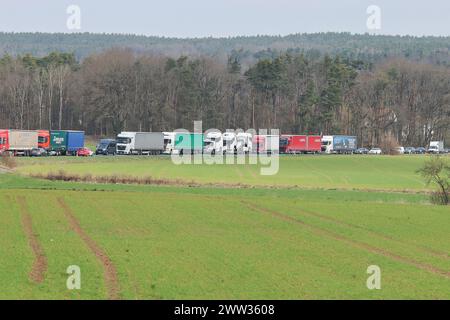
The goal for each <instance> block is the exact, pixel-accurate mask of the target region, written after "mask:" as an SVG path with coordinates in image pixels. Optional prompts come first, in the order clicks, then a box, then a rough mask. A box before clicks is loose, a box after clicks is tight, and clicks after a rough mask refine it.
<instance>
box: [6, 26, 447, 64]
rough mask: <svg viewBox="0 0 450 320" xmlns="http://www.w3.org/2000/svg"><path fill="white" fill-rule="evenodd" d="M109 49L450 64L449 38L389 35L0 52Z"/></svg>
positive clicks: (124, 39) (47, 36)
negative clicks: (396, 59) (309, 54)
mask: <svg viewBox="0 0 450 320" xmlns="http://www.w3.org/2000/svg"><path fill="white" fill-rule="evenodd" d="M112 48H130V49H131V50H132V51H133V52H135V53H146V54H157V55H165V56H169V57H172V58H177V57H180V56H189V57H195V58H198V57H204V56H207V57H210V58H213V59H215V60H218V61H221V62H226V60H227V57H228V56H229V55H230V54H235V55H236V54H237V55H239V59H240V61H241V63H242V65H243V66H244V67H247V66H248V65H251V64H253V63H255V62H256V61H258V60H260V59H262V58H274V57H275V56H277V55H280V54H282V53H284V52H291V53H300V52H312V53H321V54H330V55H333V56H334V55H340V56H341V57H344V58H348V59H353V60H364V61H368V62H378V61H380V60H383V59H385V58H388V57H403V58H407V59H414V60H423V61H426V62H431V63H433V64H445V65H450V55H449V50H450V37H432V36H429V37H413V36H388V35H369V34H351V33H345V32H343V33H334V32H328V33H314V34H292V35H287V36H263V35H260V36H246V37H229V38H192V39H179V38H165V37H149V36H139V35H126V34H91V33H68V34H63V33H4V32H0V53H2V54H9V55H12V56H17V55H24V54H31V55H33V56H37V57H43V56H46V55H49V54H50V53H51V52H65V53H73V54H74V55H75V58H76V59H77V60H79V61H81V60H83V59H84V58H86V57H88V56H90V55H91V54H93V53H101V52H104V51H106V50H108V49H112Z"/></svg>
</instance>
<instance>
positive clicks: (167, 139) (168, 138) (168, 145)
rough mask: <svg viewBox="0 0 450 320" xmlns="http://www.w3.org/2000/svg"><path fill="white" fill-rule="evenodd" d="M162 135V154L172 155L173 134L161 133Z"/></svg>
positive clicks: (173, 145)
mask: <svg viewBox="0 0 450 320" xmlns="http://www.w3.org/2000/svg"><path fill="white" fill-rule="evenodd" d="M163 134H164V152H163V153H164V154H172V152H173V150H174V149H175V135H176V134H175V132H163Z"/></svg>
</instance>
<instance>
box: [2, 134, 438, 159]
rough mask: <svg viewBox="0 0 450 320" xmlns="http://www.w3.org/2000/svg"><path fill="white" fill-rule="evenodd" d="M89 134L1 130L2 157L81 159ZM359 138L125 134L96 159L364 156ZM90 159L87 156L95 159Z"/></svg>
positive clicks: (107, 142)
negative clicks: (200, 155) (202, 155)
mask: <svg viewBox="0 0 450 320" xmlns="http://www.w3.org/2000/svg"><path fill="white" fill-rule="evenodd" d="M84 143H85V133H84V132H83V131H75V130H0V153H1V152H4V151H7V152H9V153H10V154H12V155H16V156H18V155H23V156H29V155H34V154H35V153H34V152H33V151H34V150H35V149H40V150H45V152H46V153H47V154H49V155H81V153H80V151H82V150H84V149H86V148H84ZM358 150H359V149H358V140H357V137H355V136H348V135H334V136H320V135H294V134H282V135H267V134H266V135H263V134H255V135H253V134H251V133H249V132H235V131H227V132H224V133H222V132H220V131H211V132H205V133H190V132H130V131H124V132H121V133H120V134H119V135H117V137H116V138H115V139H102V140H101V141H100V143H99V145H98V146H97V150H96V154H104V155H108V154H113V155H116V154H118V155H158V154H185V153H189V154H195V153H206V154H212V155H215V154H224V155H225V154H250V153H268V154H270V153H281V154H301V153H314V154H317V153H326V154H333V153H336V154H352V153H359V152H358ZM428 150H429V153H443V152H444V150H445V149H444V143H443V142H442V141H439V142H432V143H431V144H430V148H429V149H428ZM89 154H90V153H87V155H89Z"/></svg>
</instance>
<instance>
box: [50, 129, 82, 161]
mask: <svg viewBox="0 0 450 320" xmlns="http://www.w3.org/2000/svg"><path fill="white" fill-rule="evenodd" d="M83 147H84V132H83V131H72V130H52V131H50V150H51V151H54V152H56V153H57V154H60V155H66V154H69V155H75V154H76V153H77V151H78V150H79V149H81V148H83Z"/></svg>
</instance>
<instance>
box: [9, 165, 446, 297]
mask: <svg viewBox="0 0 450 320" xmlns="http://www.w3.org/2000/svg"><path fill="white" fill-rule="evenodd" d="M423 161H424V157H312V156H311V157H297V158H296V157H285V158H283V159H282V160H281V163H280V171H279V174H278V175H276V176H267V177H263V176H260V175H259V172H258V168H257V167H253V166H214V167H212V166H174V165H172V164H171V162H170V160H168V159H164V158H159V159H153V158H146V157H144V158H127V157H118V158H113V157H104V158H92V159H77V158H48V159H20V160H19V167H18V168H17V170H16V173H14V174H2V175H0V190H1V195H0V199H1V201H0V216H1V221H2V222H3V223H2V224H0V234H2V236H1V237H0V265H1V266H2V268H1V269H0V288H2V290H0V299H11V298H12V299H32V298H37V299H107V298H111V297H115V298H120V299H177V298H179V299H341V298H349V299H450V241H449V230H450V209H449V207H442V206H435V205H431V204H430V203H429V201H428V196H427V195H426V194H425V193H422V191H424V190H429V188H430V187H427V186H425V185H424V184H423V182H422V181H421V179H420V177H418V176H417V174H416V173H415V170H416V169H417V168H418V167H420V165H421V163H422V162H423ZM60 169H63V170H65V171H66V172H70V173H76V174H92V175H112V174H116V175H136V176H143V175H149V176H152V177H155V178H163V177H164V178H169V179H181V180H183V181H187V182H189V181H196V182H198V183H200V184H205V186H203V187H201V186H200V187H188V186H182V185H179V186H170V185H168V186H151V185H146V186H138V185H112V184H111V185H106V184H92V183H72V182H52V181H47V180H38V179H34V178H30V177H27V175H28V174H30V173H32V174H33V173H34V174H35V173H45V172H50V171H54V172H56V171H58V170H60ZM208 183H213V184H215V185H214V186H210V185H206V184H208ZM238 183H241V184H246V185H252V186H255V187H254V188H232V187H230V186H231V185H233V184H238ZM221 184H228V187H221ZM224 186H225V185H224ZM268 186H276V187H277V188H267V187H268ZM369 190H370V191H369ZM377 190H378V191H377ZM405 190H407V191H411V192H399V191H405ZM27 218H28V219H29V220H26V219H27ZM27 221H31V227H32V235H31V236H30V234H29V232H27V226H28V225H27ZM33 235H34V237H33ZM33 242H34V247H33V245H32V243H33ZM36 242H37V243H38V245H39V248H40V250H41V253H42V255H41V256H39V254H38V255H37V254H36ZM38 251H39V250H38ZM37 257H40V258H41V262H42V261H43V262H42V263H41V264H39V263H37V262H36V261H37ZM38 262H39V261H38ZM70 265H78V266H80V268H81V279H82V282H81V285H82V288H81V290H76V291H70V290H67V288H66V280H67V277H68V275H67V274H66V269H67V267H68V266H70ZM370 265H378V266H379V267H380V268H381V272H382V288H381V290H369V289H367V287H366V280H367V278H368V276H369V275H368V274H367V272H366V270H367V268H368V266H370ZM36 273H37V274H40V275H41V276H42V279H41V281H39V280H38V281H36V278H39V277H36Z"/></svg>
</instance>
